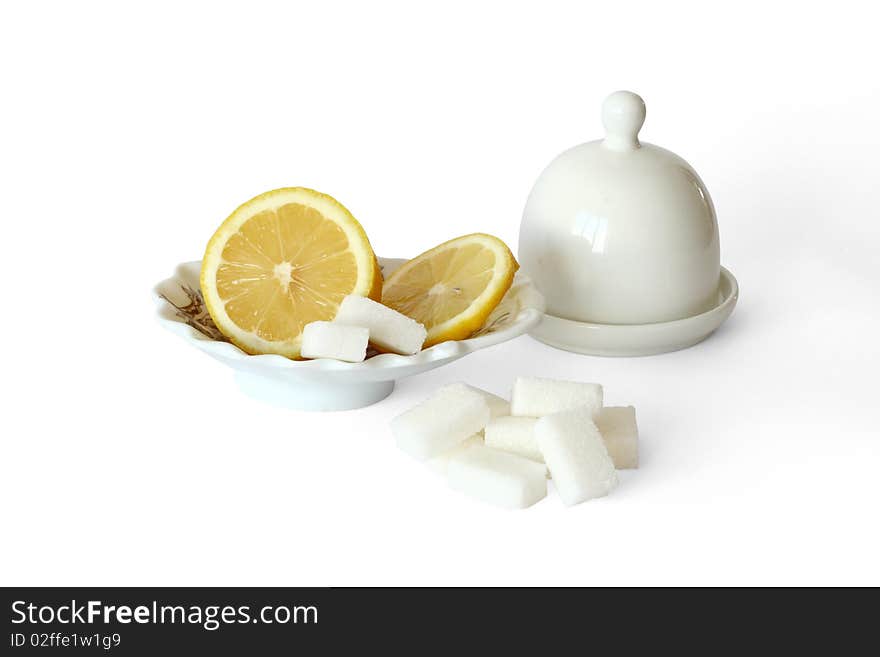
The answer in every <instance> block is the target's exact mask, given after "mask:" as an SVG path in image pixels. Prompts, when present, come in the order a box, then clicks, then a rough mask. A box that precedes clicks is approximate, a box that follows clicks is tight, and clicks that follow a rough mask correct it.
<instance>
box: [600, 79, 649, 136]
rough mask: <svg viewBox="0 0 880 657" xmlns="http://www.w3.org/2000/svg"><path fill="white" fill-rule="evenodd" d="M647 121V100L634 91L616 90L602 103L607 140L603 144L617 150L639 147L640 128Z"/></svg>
mask: <svg viewBox="0 0 880 657" xmlns="http://www.w3.org/2000/svg"><path fill="white" fill-rule="evenodd" d="M644 122H645V101H644V100H642V98H641V96H639V95H638V94H634V93H633V92H632V91H615V92H614V93H613V94H611V95H610V96H608V98H606V99H605V102H604V103H602V123H603V124H604V125H605V141H603V142H602V145H603V146H605V147H606V148H610V149H611V150H615V151H629V150H634V149H636V148H638V147H639V130H641V129H642V124H643V123H644Z"/></svg>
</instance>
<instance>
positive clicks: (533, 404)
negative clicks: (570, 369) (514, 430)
mask: <svg viewBox="0 0 880 657" xmlns="http://www.w3.org/2000/svg"><path fill="white" fill-rule="evenodd" d="M578 406H586V407H588V408H589V409H590V411H591V413H592V415H593V417H596V415H598V413H599V411H600V410H602V386H600V385H599V384H598V383H580V382H578V381H554V380H552V379H540V378H537V377H525V376H520V377H517V379H516V381H515V382H514V384H513V394H512V395H511V398H510V409H511V414H512V415H520V416H527V417H541V416H543V415H550V414H551V413H558V412H559V411H567V410H569V409H572V408H577V407H578Z"/></svg>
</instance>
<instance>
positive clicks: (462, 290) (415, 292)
mask: <svg viewBox="0 0 880 657" xmlns="http://www.w3.org/2000/svg"><path fill="white" fill-rule="evenodd" d="M517 269H519V265H518V264H517V262H516V260H515V259H514V257H513V254H512V253H511V252H510V249H508V248H507V245H506V244H505V243H504V242H502V241H501V240H500V239H498V238H497V237H493V236H492V235H485V234H483V233H474V234H473V235H465V236H464V237H458V238H456V239H454V240H450V241H448V242H444V243H443V244H441V245H440V246H435V247H434V248H433V249H431V250H430V251H426V252H425V253H423V254H422V255H420V256H418V257H416V258H413V259H412V260H410V261H409V262H406V263H404V264H403V265H401V267H400V269H398V270H397V271H395V272H394V273H393V274H391V276H390V277H389V278H388V280H386V281H385V285H384V287H383V288H382V303H383V304H385V305H386V306H389V307H390V308H394V310H396V311H397V312H400V313H403V314H404V315H408V316H409V317H412V318H413V319H414V320H416V321H418V322H421V323H422V324H424V325H425V328H426V329H428V338H427V340H425V348H427V347H430V346H431V345H434V344H437V343H439V342H445V341H446V340H463V339H465V338H467V337H469V336H470V335H471V334H472V333H473V332H474V331H476V330H477V329H479V328H480V327H481V326H482V325H483V322H485V321H486V318H487V317H488V316H489V314H490V313H491V312H492V311H493V310H494V309H495V306H497V305H498V303H499V302H500V301H501V298H502V297H503V296H504V293H505V292H507V290H508V289H510V285H511V283H513V275H514V274H515V273H516V270H517Z"/></svg>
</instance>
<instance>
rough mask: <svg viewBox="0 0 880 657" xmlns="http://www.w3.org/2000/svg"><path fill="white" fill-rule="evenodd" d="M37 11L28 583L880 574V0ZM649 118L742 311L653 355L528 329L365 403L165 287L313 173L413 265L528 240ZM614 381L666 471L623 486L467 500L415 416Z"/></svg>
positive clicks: (17, 154)
mask: <svg viewBox="0 0 880 657" xmlns="http://www.w3.org/2000/svg"><path fill="white" fill-rule="evenodd" d="M238 4H239V5H240V7H239V8H232V7H231V6H226V5H224V4H222V3H204V4H197V3H183V2H180V3H178V2H175V3H168V4H162V3H156V2H152V3H140V5H139V7H138V5H136V4H134V3H110V2H108V3H104V4H98V3H93V2H76V3H68V2H58V3H54V4H53V3H41V2H32V3H24V2H21V3H4V4H3V8H2V9H0V61H2V68H0V75H2V91H0V94H2V100H0V119H2V120H0V197H2V206H0V207H2V211H3V231H2V245H3V248H2V257H0V267H2V280H3V299H2V305H0V309H2V310H0V312H2V318H3V319H2V326H3V329H2V330H3V342H4V344H5V350H4V352H5V353H4V356H3V359H2V371H3V376H2V382H3V387H4V393H3V410H2V417H3V420H2V426H3V431H2V434H3V435H2V439H0V441H2V443H0V444H2V457H0V511H2V518H0V527H2V530H0V533H2V539H0V556H2V559H0V583H2V584H33V585H36V584H42V585H49V584H91V585H132V584H156V585H159V584H178V585H196V584H205V585H223V584H227V585H232V584H251V585H341V584H350V585H362V584H389V585H390V584H404V585H407V584H475V585H477V584H479V585H484V584H501V585H508V584H511V585H512V584H528V585H532V584H875V585H876V584H880V565H878V564H880V560H878V558H877V554H878V549H880V530H878V504H880V484H878V476H880V464H878V460H880V442H878V441H880V435H878V434H880V431H878V393H880V389H878V388H880V386H878V385H877V378H876V372H877V368H878V366H880V349H878V332H880V331H878V326H880V309H878V307H880V276H878V270H877V267H876V261H877V258H878V254H880V232H878V224H877V221H878V218H880V216H878V215H880V212H878V206H877V191H878V186H880V170H878V166H877V152H878V147H880V138H878V131H877V120H876V116H877V112H878V107H880V82H878V73H877V64H878V61H880V47H878V45H877V44H878V41H877V38H876V33H875V32H876V25H877V20H876V17H874V16H871V15H869V14H868V13H866V11H867V10H866V9H864V7H868V6H869V3H848V2H835V3H823V4H824V5H825V7H826V8H825V9H823V10H820V9H816V8H814V7H812V6H810V5H809V4H805V3H796V4H795V3H793V4H792V5H790V6H785V5H782V4H778V3H770V2H760V3H755V4H751V3H746V2H737V3H726V4H724V5H721V3H717V4H716V3H704V2H695V3H679V2H668V1H667V2H662V3H659V2H655V3H635V2H630V3H627V2H616V3H608V2H606V3H586V2H572V3H559V2H549V1H548V0H541V1H540V2H531V3H509V2H504V3H501V2H499V3H488V2H462V3H457V2H450V1H446V2H443V3H433V4H431V5H428V4H427V3H404V2H401V3H397V4H390V3H376V2H369V3H355V2H352V3H340V2H308V3H305V2H300V3H296V2H286V3H275V4H270V3H261V2H248V3H238ZM620 88H627V89H632V90H634V91H637V92H638V93H640V94H641V95H642V96H643V97H644V98H645V99H646V102H647V106H648V118H647V122H646V124H645V127H644V130H643V132H642V137H643V139H644V140H645V141H650V142H653V143H657V144H660V145H662V146H665V147H667V148H669V149H671V150H674V151H676V152H678V153H679V154H681V155H682V156H683V157H685V158H686V159H688V160H689V161H690V162H691V164H693V166H694V167H695V168H696V169H697V171H699V172H700V175H701V176H702V178H703V179H704V181H705V182H706V184H707V185H708V187H709V189H710V191H711V193H712V195H713V197H714V200H715V205H716V207H717V210H718V216H719V223H720V227H721V240H722V242H721V244H722V259H723V263H724V265H725V266H727V267H728V268H729V269H731V270H732V271H733V272H734V273H735V274H736V276H737V277H738V279H739V282H740V286H741V299H740V305H739V307H738V308H737V309H736V311H735V313H734V315H733V316H732V318H731V319H730V321H729V322H728V323H727V324H726V325H725V326H724V327H723V328H722V329H721V330H720V331H719V332H718V333H717V334H716V335H715V336H714V337H712V338H711V339H710V340H709V341H707V342H705V343H703V344H701V345H699V346H697V347H694V348H692V349H689V350H686V351H683V352H679V353H675V354H668V355H662V356H656V357H650V358H641V359H602V358H590V357H586V356H576V355H571V354H567V353H564V352H561V351H556V350H553V349H550V348H549V347H545V346H544V345H541V344H539V343H537V342H535V341H533V340H531V339H530V338H528V337H522V338H519V339H517V340H515V341H513V342H510V343H507V344H504V345H501V346H498V347H495V348H493V349H490V350H487V351H484V352H481V353H479V354H477V355H474V356H471V357H468V358H465V359H463V360H461V361H458V362H457V363H455V364H453V365H450V366H448V367H445V368H441V369H438V370H435V371H433V372H430V373H428V374H425V375H421V376H418V377H415V378H412V379H409V380H405V381H403V382H402V383H401V384H400V385H399V386H398V389H397V390H396V392H395V393H394V394H393V395H392V396H391V397H390V398H388V399H387V400H386V401H384V402H382V403H380V404H378V405H376V406H374V407H371V408H368V409H364V410H360V411H353V412H345V413H332V414H307V413H296V412H292V411H286V410H280V409H276V408H273V407H270V406H267V405H263V404H260V403H258V402H255V401H252V400H250V399H249V398H246V397H245V396H244V395H243V394H241V393H240V392H239V390H238V389H237V388H236V387H235V384H234V381H233V379H232V376H231V373H230V372H229V371H227V370H226V369H225V368H224V367H223V366H222V365H221V364H219V363H217V362H215V361H213V360H211V359H210V358H208V357H206V356H205V355H203V354H201V353H199V352H198V351H196V350H195V349H192V348H191V347H190V346H188V345H187V344H186V343H185V342H184V341H182V340H180V339H178V338H176V337H174V336H173V335H171V334H170V333H166V332H164V331H163V330H162V329H161V328H160V327H159V325H158V324H157V323H156V321H155V320H154V317H153V302H152V300H151V295H150V289H151V287H152V285H153V284H154V283H155V282H156V281H158V280H160V279H162V278H164V277H166V276H167V275H169V274H170V273H171V272H172V270H173V268H174V266H175V265H176V264H177V263H178V262H180V261H184V260H193V259H198V258H199V257H200V256H201V253H202V250H203V249H204V245H205V243H206V241H207V239H208V237H209V236H210V235H211V233H212V232H213V231H214V229H215V228H216V227H217V225H219V223H220V222H221V221H222V220H223V219H224V218H225V217H226V216H227V215H228V214H229V212H230V211H231V210H232V209H234V208H235V207H236V206H237V205H238V204H239V203H241V202H243V201H244V200H246V199H248V198H250V197H251V196H254V195H255V194H257V193H260V192H263V191H266V190H268V189H272V188H275V187H280V186H288V185H305V186H310V187H314V188H317V189H320V190H322V191H326V192H328V193H330V194H332V195H334V196H336V197H337V198H338V199H339V200H340V201H342V202H343V203H344V204H345V205H347V206H348V207H349V208H350V209H351V210H352V212H353V213H354V215H355V216H356V217H358V218H359V219H360V221H361V222H362V223H363V224H364V226H365V227H366V229H367V231H368V233H369V235H370V238H371V240H372V242H373V245H374V246H375V248H376V250H377V251H378V252H379V253H380V254H383V255H393V256H402V255H414V254H416V253H418V252H421V251H422V250H424V249H426V248H428V247H430V246H432V245H434V244H435V243H438V242H440V241H443V240H445V239H448V238H450V237H454V236H456V235H460V234H464V233H468V232H473V231H477V230H480V231H486V232H492V233H495V234H497V235H499V236H500V237H502V238H503V239H505V240H506V241H507V242H508V243H509V244H510V245H511V246H512V247H513V248H514V249H515V247H516V241H517V234H518V225H519V219H520V215H521V212H522V207H523V204H524V202H525V199H526V196H527V194H528V192H529V189H530V187H531V184H532V182H533V181H534V180H535V178H536V177H537V175H538V174H539V172H540V171H541V169H542V168H543V167H544V166H545V165H546V164H547V163H548V162H549V161H550V160H551V159H552V158H553V157H554V156H555V155H556V154H557V153H558V152H560V151H561V150H563V149H565V148H567V147H569V146H571V145H573V144H575V143H579V142H582V141H587V140H590V139H595V138H598V137H599V136H601V122H600V118H599V108H600V105H601V101H602V99H603V98H604V97H605V95H606V94H608V93H609V92H611V91H614V90H616V89H620ZM517 374H534V375H542V376H548V377H560V378H573V379H581V380H591V381H599V382H601V383H604V384H605V387H606V397H607V401H608V403H609V404H628V403H632V404H634V405H635V406H636V407H637V409H638V414H639V422H640V426H641V431H642V436H643V439H642V450H643V466H642V468H641V469H639V470H638V471H634V472H626V473H624V474H623V477H622V482H621V485H620V487H619V488H618V489H617V490H616V491H615V492H614V493H613V494H612V495H611V496H610V497H607V498H605V499H601V500H596V501H592V502H589V503H587V504H583V505H581V506H578V507H574V508H569V509H566V508H564V507H563V506H562V504H561V503H560V501H559V499H558V498H557V497H556V496H555V495H553V494H551V496H550V497H548V499H547V500H545V501H543V502H541V503H540V504H538V505H537V506H535V507H533V508H531V509H529V510H527V511H524V512H503V511H500V510H496V509H494V508H491V507H487V506H483V505H481V504H479V503H477V502H473V501H471V500H468V499H465V498H463V497H461V496H459V495H458V494H456V493H453V492H451V491H449V490H447V489H446V488H445V484H444V482H443V481H442V480H441V479H439V478H437V477H436V476H434V475H433V474H431V473H430V472H428V471H426V470H425V469H423V468H422V467H421V466H420V465H419V464H417V463H416V462H414V461H412V460H410V459H409V458H407V457H406V456H404V455H403V454H401V453H399V452H398V451H397V450H396V449H395V448H394V447H393V444H392V440H391V437H390V435H389V432H388V428H387V427H388V421H389V420H390V419H391V418H392V417H393V416H394V415H396V414H397V413H399V412H401V411H403V410H404V409H406V408H408V407H409V406H411V405H412V404H414V403H415V402H417V401H418V400H420V399H422V398H423V397H425V396H426V395H428V394H429V393H430V392H431V391H432V390H434V389H435V388H436V387H437V386H439V385H441V384H444V383H447V382H451V381H456V380H464V381H467V382H469V383H472V384H475V385H479V386H483V387H485V388H487V389H490V390H493V391H495V392H498V393H506V392H507V390H508V388H509V386H510V384H511V381H512V379H513V377H514V376H516V375H517Z"/></svg>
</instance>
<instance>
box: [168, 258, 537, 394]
mask: <svg viewBox="0 0 880 657" xmlns="http://www.w3.org/2000/svg"><path fill="white" fill-rule="evenodd" d="M404 262H406V261H405V260H401V259H396V258H379V264H380V266H381V267H382V272H383V274H384V275H386V276H387V275H388V274H390V273H391V272H392V271H394V269H396V268H397V267H399V266H400V265H401V264H403V263H404ZM200 267H201V262H200V261H194V262H185V263H181V264H180V265H178V266H177V269H176V270H175V272H174V275H173V276H171V277H170V278H167V279H165V280H163V281H161V282H160V283H158V284H157V285H156V286H155V288H153V295H154V298H155V301H156V313H157V315H158V318H159V323H160V324H161V325H162V326H163V327H165V328H166V329H168V330H169V331H171V332H172V333H174V334H176V335H178V336H180V337H182V338H183V339H184V340H186V341H187V342H189V343H190V344H192V345H193V346H194V347H197V348H198V349H201V350H202V351H204V352H205V353H207V354H208V355H209V356H211V357H213V358H216V359H217V360H219V361H220V362H222V363H225V364H227V365H229V366H230V367H231V368H232V369H233V370H235V376H236V380H237V381H238V383H239V385H240V386H241V388H242V389H243V390H244V392H245V393H246V394H248V395H250V396H252V397H255V398H257V399H260V400H263V401H267V402H269V403H273V404H276V405H281V406H286V407H289V408H295V409H298V410H310V411H340V410H347V409H352V408H361V407H363V406H368V405H370V404H374V403H376V402H378V401H380V400H382V399H384V398H385V397H387V396H388V395H389V394H391V391H392V390H394V382H395V381H396V380H397V379H402V378H404V377H407V376H412V375H413V374H419V373H421V372H427V371H428V370H432V369H434V368H435V367H440V366H442V365H446V364H447V363H451V362H452V361H454V360H457V359H459V358H461V357H463V356H466V355H468V354H469V353H472V352H474V351H477V350H478V349H485V348H486V347H491V346H493V345H496V344H500V343H501V342H506V341H507V340H510V339H512V338H515V337H517V336H519V335H523V334H524V333H527V332H528V331H530V330H531V329H532V328H534V327H535V326H537V325H538V323H539V322H540V321H541V318H542V316H543V313H544V298H543V296H542V295H541V293H540V292H538V290H537V289H536V288H535V286H534V285H533V284H532V281H531V280H530V279H529V278H528V277H527V276H525V275H524V274H519V273H517V275H516V277H515V278H514V281H513V286H512V287H511V288H510V290H509V291H508V292H507V294H506V295H505V296H504V298H503V299H502V300H501V303H500V304H499V305H498V307H497V308H496V309H495V310H494V311H493V312H492V314H491V315H490V316H489V318H488V319H487V320H486V323H485V324H484V325H483V327H482V328H480V329H479V330H478V331H477V332H476V333H474V335H473V336H471V337H470V338H468V339H467V340H453V341H449V342H443V343H440V344H437V345H434V346H433V347H430V348H428V349H425V350H424V351H420V352H419V353H417V354H415V355H414V356H399V355H397V354H374V355H372V356H370V355H369V354H368V358H367V360H365V361H364V362H362V363H344V362H341V361H337V360H331V359H327V358H318V359H315V360H299V361H297V360H290V359H288V358H285V357H284V356H277V355H274V354H268V355H261V356H253V355H251V354H248V353H245V352H244V351H242V350H241V349H239V348H238V347H236V346H235V345H234V344H232V343H230V342H228V341H226V339H225V338H224V337H223V336H222V335H221V334H220V332H219V331H218V330H217V328H216V327H215V326H214V323H213V322H212V321H211V317H210V316H209V315H208V311H207V310H206V309H205V304H204V301H203V300H202V294H201V292H200V291H199V269H200Z"/></svg>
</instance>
